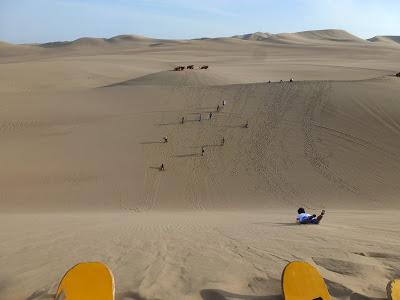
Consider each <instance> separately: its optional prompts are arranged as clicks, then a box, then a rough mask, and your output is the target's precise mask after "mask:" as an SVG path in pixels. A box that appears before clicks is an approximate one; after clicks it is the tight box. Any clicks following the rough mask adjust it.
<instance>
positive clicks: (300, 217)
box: [296, 213, 311, 223]
mask: <svg viewBox="0 0 400 300" xmlns="http://www.w3.org/2000/svg"><path fill="white" fill-rule="evenodd" d="M310 217H311V215H310V214H307V213H302V214H299V215H298V216H297V219H296V220H297V222H299V223H303V222H305V221H307V220H308V219H309V218H310Z"/></svg>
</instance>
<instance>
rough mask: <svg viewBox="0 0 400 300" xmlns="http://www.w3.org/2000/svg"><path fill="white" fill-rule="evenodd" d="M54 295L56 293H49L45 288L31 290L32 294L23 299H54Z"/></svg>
mask: <svg viewBox="0 0 400 300" xmlns="http://www.w3.org/2000/svg"><path fill="white" fill-rule="evenodd" d="M55 297H56V294H49V293H48V291H46V290H39V291H35V292H33V294H32V295H30V296H29V297H28V298H26V299H25V300H40V299H55Z"/></svg>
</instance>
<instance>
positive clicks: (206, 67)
mask: <svg viewBox="0 0 400 300" xmlns="http://www.w3.org/2000/svg"><path fill="white" fill-rule="evenodd" d="M200 69H201V70H207V69H208V66H206V65H204V66H201V67H200Z"/></svg>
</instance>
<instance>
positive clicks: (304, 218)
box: [296, 207, 325, 224]
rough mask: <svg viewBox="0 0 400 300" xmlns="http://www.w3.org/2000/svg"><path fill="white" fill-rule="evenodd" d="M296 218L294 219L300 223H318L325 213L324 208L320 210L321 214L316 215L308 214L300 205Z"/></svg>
mask: <svg viewBox="0 0 400 300" xmlns="http://www.w3.org/2000/svg"><path fill="white" fill-rule="evenodd" d="M297 213H298V215H297V218H296V221H297V223H300V224H319V222H321V220H322V217H323V216H324V214H325V210H322V212H321V214H320V215H319V216H318V217H317V216H316V215H310V214H308V213H306V211H305V209H304V208H302V207H300V208H299V209H298V210H297Z"/></svg>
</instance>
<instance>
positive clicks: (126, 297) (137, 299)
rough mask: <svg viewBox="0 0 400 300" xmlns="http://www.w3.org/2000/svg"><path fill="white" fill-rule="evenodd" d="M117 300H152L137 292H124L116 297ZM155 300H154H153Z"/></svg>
mask: <svg viewBox="0 0 400 300" xmlns="http://www.w3.org/2000/svg"><path fill="white" fill-rule="evenodd" d="M115 300H150V299H148V298H145V297H143V296H141V295H140V294H139V293H135V292H124V293H118V294H116V295H115ZM152 300H153V299H152ZM154 300H156V299H154Z"/></svg>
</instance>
